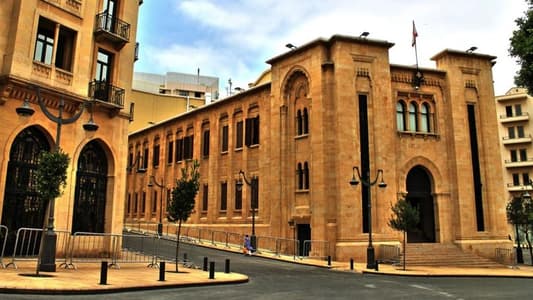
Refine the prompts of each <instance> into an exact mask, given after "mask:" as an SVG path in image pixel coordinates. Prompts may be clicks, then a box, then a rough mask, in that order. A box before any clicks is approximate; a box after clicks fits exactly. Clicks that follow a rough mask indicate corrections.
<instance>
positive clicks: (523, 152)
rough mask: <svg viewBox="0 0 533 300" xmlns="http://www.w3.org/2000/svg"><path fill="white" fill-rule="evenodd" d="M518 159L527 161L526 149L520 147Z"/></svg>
mask: <svg viewBox="0 0 533 300" xmlns="http://www.w3.org/2000/svg"><path fill="white" fill-rule="evenodd" d="M520 161H527V151H526V149H520Z"/></svg>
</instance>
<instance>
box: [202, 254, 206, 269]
mask: <svg viewBox="0 0 533 300" xmlns="http://www.w3.org/2000/svg"><path fill="white" fill-rule="evenodd" d="M202 270H204V271H207V256H204V268H203V269H202Z"/></svg>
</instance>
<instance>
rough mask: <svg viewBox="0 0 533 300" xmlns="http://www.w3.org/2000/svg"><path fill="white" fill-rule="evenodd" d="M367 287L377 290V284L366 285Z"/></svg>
mask: <svg viewBox="0 0 533 300" xmlns="http://www.w3.org/2000/svg"><path fill="white" fill-rule="evenodd" d="M365 287H367V288H369V289H375V288H376V285H375V284H365Z"/></svg>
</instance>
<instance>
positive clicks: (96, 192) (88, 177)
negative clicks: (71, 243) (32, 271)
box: [72, 141, 107, 232]
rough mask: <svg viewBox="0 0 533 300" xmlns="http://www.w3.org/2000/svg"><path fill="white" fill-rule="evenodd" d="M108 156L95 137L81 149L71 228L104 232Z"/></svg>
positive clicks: (78, 230)
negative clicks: (94, 139)
mask: <svg viewBox="0 0 533 300" xmlns="http://www.w3.org/2000/svg"><path fill="white" fill-rule="evenodd" d="M106 190H107V156H106V154H105V152H104V150H103V149H102V147H101V146H100V144H99V143H98V142H96V141H92V142H89V143H88V144H87V145H85V147H83V150H82V151H81V154H80V158H79V160H78V172H77V173H76V193H75V200H74V213H73V220H72V232H80V231H83V232H104V225H105V219H106V218H105V204H106Z"/></svg>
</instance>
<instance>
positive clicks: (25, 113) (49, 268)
mask: <svg viewBox="0 0 533 300" xmlns="http://www.w3.org/2000/svg"><path fill="white" fill-rule="evenodd" d="M35 91H36V94H37V103H38V104H39V107H40V108H41V111H42V112H43V113H44V115H45V116H46V117H47V118H48V119H49V120H50V121H52V122H54V123H56V124H57V129H56V140H55V147H54V151H59V142H60V139H61V127H62V126H63V125H67V124H71V123H74V122H76V121H77V120H78V119H79V118H80V117H81V114H82V113H83V111H84V110H85V106H86V105H90V110H89V114H90V115H89V121H88V122H87V123H85V124H83V129H84V130H86V131H90V132H94V131H96V130H98V125H96V123H94V120H93V110H92V104H93V103H92V102H90V103H88V102H86V103H83V104H81V105H80V110H79V111H78V112H77V113H75V114H74V115H73V116H72V117H70V118H63V110H64V108H65V101H64V99H63V98H60V99H59V107H58V115H57V116H54V115H53V114H52V113H51V112H50V111H49V110H48V108H47V107H46V104H45V103H44V101H43V100H42V97H41V91H40V88H39V87H38V86H35ZM15 111H16V112H17V114H18V115H19V116H22V117H31V116H32V115H33V114H34V113H35V110H34V109H33V108H31V106H30V104H29V100H28V99H24V103H23V104H22V106H20V107H17V108H16V109H15ZM54 209H55V199H50V200H49V202H48V221H47V223H46V231H44V234H43V235H42V237H41V248H40V250H39V265H38V270H39V271H44V272H55V271H56V265H55V259H56V243H57V235H56V233H55V231H54Z"/></svg>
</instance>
